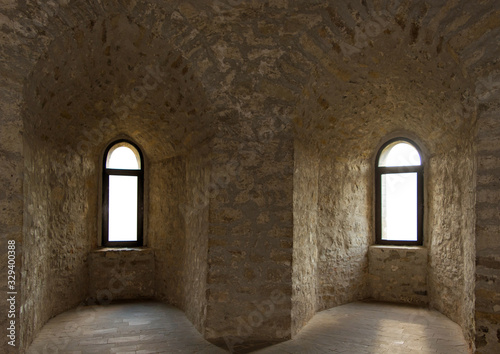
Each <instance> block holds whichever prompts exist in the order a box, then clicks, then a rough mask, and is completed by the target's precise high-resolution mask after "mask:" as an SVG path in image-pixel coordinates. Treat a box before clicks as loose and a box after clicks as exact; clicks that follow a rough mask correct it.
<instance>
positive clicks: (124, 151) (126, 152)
mask: <svg viewBox="0 0 500 354" xmlns="http://www.w3.org/2000/svg"><path fill="white" fill-rule="evenodd" d="M109 154H110V156H109V158H108V162H107V165H106V168H113V169H123V170H139V169H140V168H141V166H140V164H139V159H138V157H137V154H136V153H134V151H132V149H130V148H128V147H126V146H119V147H117V148H115V149H113V150H112V151H110V152H109Z"/></svg>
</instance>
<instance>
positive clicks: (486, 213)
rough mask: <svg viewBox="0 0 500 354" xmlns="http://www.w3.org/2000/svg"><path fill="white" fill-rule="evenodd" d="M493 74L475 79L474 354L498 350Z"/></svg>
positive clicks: (497, 110) (499, 221)
mask: <svg viewBox="0 0 500 354" xmlns="http://www.w3.org/2000/svg"><path fill="white" fill-rule="evenodd" d="M498 69H499V68H498V65H497V66H496V68H495V73H496V74H495V75H494V76H492V75H488V76H485V77H482V78H481V79H480V80H479V84H480V86H479V87H480V88H481V92H482V93H483V95H482V96H481V101H480V106H479V114H478V122H479V129H478V134H477V165H478V167H477V201H476V248H477V253H476V257H475V261H476V284H475V285H476V286H475V289H476V291H475V295H476V303H475V320H476V332H477V334H476V348H477V352H478V353H494V352H498V348H499V347H500V256H499V254H500V237H499V236H500V208H499V205H500V203H499V201H500V188H499V187H500V144H499V142H498V141H499V140H498V139H499V138H498V137H499V134H500V119H499V114H500V106H499V104H498V102H499V99H500V92H499V90H498V88H499V86H498V74H497V73H498Z"/></svg>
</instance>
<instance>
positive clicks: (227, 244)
mask: <svg viewBox="0 0 500 354" xmlns="http://www.w3.org/2000/svg"><path fill="white" fill-rule="evenodd" d="M499 6H500V5H499V4H497V3H496V2H494V1H481V2H471V1H465V0H438V1H432V2H429V1H421V0H408V1H379V0H373V1H372V0H366V1H358V0H356V1H355V0H352V1H343V2H334V1H328V0H325V1H295V0H270V1H262V2H261V1H250V0H248V1H228V0H217V1H194V0H192V1H191V0H187V1H182V2H177V1H160V0H154V1H148V2H146V1H129V0H117V1H109V2H103V1H98V0H86V1H84V0H65V1H53V2H42V1H22V2H14V1H10V0H9V1H4V2H3V3H2V4H1V5H0V26H1V27H0V31H1V33H0V50H1V51H2V54H3V55H2V60H1V61H0V72H1V73H2V75H1V79H0V85H1V87H0V102H1V103H0V113H1V116H0V122H1V127H2V130H1V131H0V136H1V140H0V144H1V145H0V158H1V160H0V162H1V163H2V169H1V171H0V177H1V180H0V181H1V186H2V192H1V193H0V203H2V215H5V217H4V218H3V219H2V221H1V223H2V230H1V232H2V245H4V243H5V241H6V239H8V238H16V239H17V240H18V241H19V243H20V245H22V250H21V249H19V255H20V257H21V258H22V265H21V268H22V269H19V272H18V274H19V275H22V276H23V277H22V280H21V287H22V289H23V290H22V296H21V299H20V304H19V308H22V311H21V313H20V318H19V320H20V321H22V322H23V326H22V327H21V328H19V333H18V334H19V337H18V338H19V340H20V341H21V347H20V349H21V350H22V348H24V347H26V345H27V344H28V343H30V342H31V340H32V339H33V336H34V335H35V334H36V333H37V332H38V330H39V329H40V327H41V326H42V325H43V323H45V322H46V321H47V320H48V319H49V318H50V317H52V316H54V315H56V314H57V313H59V312H61V311H64V310H65V309H67V308H69V307H71V306H74V305H76V304H77V303H78V302H79V301H82V300H84V299H85V298H86V297H87V295H88V291H89V287H88V285H89V284H88V279H87V276H86V274H88V270H89V269H88V266H89V265H88V257H87V256H88V254H89V252H90V251H91V250H92V249H95V248H96V247H97V245H98V239H99V231H98V230H99V212H98V209H99V208H98V205H99V203H100V195H99V181H100V179H101V171H100V169H101V164H100V159H101V158H102V157H101V154H102V152H103V150H104V148H105V146H106V145H107V144H108V143H109V142H111V141H112V140H113V139H116V138H119V137H124V136H127V137H129V138H131V139H133V140H134V141H135V142H137V143H138V144H139V145H140V146H141V147H142V148H143V153H144V155H145V157H146V158H147V163H148V165H147V166H149V167H148V168H150V170H149V171H148V172H151V173H152V174H153V173H154V175H155V176H152V175H150V176H151V178H148V180H147V181H146V183H147V185H149V188H150V189H149V192H148V196H147V197H151V199H149V202H148V204H147V206H148V207H149V208H150V211H151V212H150V213H148V215H147V225H146V226H147V229H146V230H148V233H149V231H151V235H149V234H148V235H146V239H147V240H148V241H147V242H148V243H149V246H150V247H151V248H153V250H154V252H155V257H156V260H155V266H156V267H159V268H161V270H162V271H167V270H171V271H172V273H171V274H168V275H163V274H162V275H157V276H156V280H155V294H156V296H157V297H158V298H161V299H162V300H165V301H172V302H174V303H176V304H177V305H178V306H181V307H182V306H187V305H188V304H189V306H191V305H192V306H193V307H192V311H193V312H192V313H191V314H190V315H189V318H190V319H191V320H192V321H193V322H194V323H195V324H196V325H197V327H198V328H199V329H200V331H202V332H203V331H204V334H205V336H206V337H207V338H211V339H214V340H222V341H223V338H224V337H235V336H236V337H238V338H236V339H242V338H243V339H245V340H248V341H259V340H282V339H285V338H288V337H290V335H291V334H292V333H295V332H296V331H298V330H299V329H300V326H301V325H303V324H304V323H305V322H306V321H307V318H308V317H310V316H311V313H312V309H313V303H314V304H315V305H314V308H315V310H319V309H324V308H327V307H331V306H335V305H338V304H341V303H344V302H348V301H353V300H356V299H359V298H363V297H365V296H368V295H369V292H368V286H367V285H368V257H367V252H368V246H369V245H371V244H373V241H374V238H373V213H372V209H373V166H374V156H375V154H376V153H377V150H378V148H379V147H380V146H381V144H382V143H383V142H385V141H386V140H387V139H389V138H391V137H394V136H400V135H404V136H407V137H409V138H413V139H414V140H415V141H416V142H417V143H418V144H419V146H420V147H421V148H422V149H423V150H424V152H425V153H424V155H425V158H426V163H425V168H426V172H425V174H426V184H427V190H426V201H427V202H426V220H425V239H426V241H425V242H426V247H427V248H428V251H429V254H428V257H429V264H428V270H427V271H428V289H429V303H430V305H431V306H432V307H435V308H436V309H438V310H439V311H441V312H443V313H445V314H446V315H447V316H449V317H450V318H452V319H453V320H454V321H456V322H457V323H459V324H460V326H461V327H462V328H463V330H464V334H465V336H466V338H467V340H468V341H469V342H470V343H471V344H472V338H473V336H474V335H475V334H474V330H475V328H476V331H477V332H478V335H477V338H476V339H477V347H478V350H481V351H483V352H488V351H490V352H491V351H494V350H495V349H497V348H498V346H499V343H498V341H497V339H495V338H496V336H497V334H496V333H497V330H498V323H499V319H498V311H497V310H498V309H497V308H496V307H495V306H497V305H498V301H499V299H498V296H499V295H498V294H499V293H500V290H499V289H498V286H497V285H498V282H497V280H496V279H497V276H498V274H497V273H498V267H497V266H496V263H498V259H497V258H498V247H497V243H498V242H497V239H498V237H497V236H498V230H499V227H498V224H499V223H498V219H499V216H498V212H497V211H498V200H497V199H498V198H497V197H496V196H497V189H498V188H497V184H498V175H499V172H498V171H499V167H498V151H497V150H498V134H499V130H498V124H497V123H498V118H497V116H498V114H497V113H498V106H497V104H496V101H498V80H499V77H498V75H497V74H498V72H499V71H498V70H499V67H498V56H499V47H498V46H497V45H496V43H497V42H498V37H499V27H500V21H499V20H498V19H499V16H500V12H499V10H500V7H499ZM476 118H477V122H476ZM476 130H477V131H478V136H477V139H476V141H474V140H473V139H474V137H475V134H476ZM295 139H300V141H301V144H303V147H298V149H299V151H298V152H296V151H295V145H294V140H295ZM201 146H208V152H204V153H203V154H201V153H200V152H199V151H201V150H200V149H201ZM308 154H309V155H310V158H308V157H307V155H308ZM476 157H477V166H478V169H477V176H476V170H475V169H476V164H475V159H476ZM198 158H199V159H200V160H197V159H198ZM294 159H297V161H294ZM316 161H317V163H318V170H316V168H315V167H314V165H315V164H316ZM200 166H206V167H203V168H202V170H201V171H199V172H198V169H199V167H200ZM228 166H229V167H228ZM296 166H299V167H300V166H309V167H307V168H306V169H305V170H302V171H299V172H297V173H299V175H297V176H294V173H295V172H294V169H295V167H296ZM301 173H303V174H301ZM157 174H160V175H157ZM316 175H317V176H318V177H317V178H318V206H317V225H316V230H317V231H316V241H315V242H316V245H317V269H316V275H317V276H316V279H306V278H305V274H306V273H307V272H312V271H313V269H314V267H313V266H311V265H310V264H307V263H306V262H307V261H309V260H310V257H312V258H313V259H314V258H315V255H314V239H313V241H312V242H307V244H304V243H303V242H306V241H307V234H308V233H309V235H312V234H311V232H312V230H313V229H314V206H313V204H314V203H313V200H312V199H311V198H312V197H311V196H303V195H301V192H300V189H302V190H304V191H305V190H306V189H305V188H302V187H300V186H301V185H302V184H303V183H305V181H314V180H315V178H316V177H315V176H316ZM476 178H477V190H476V189H475V183H476V182H475V181H476ZM295 182H296V183H295ZM294 186H297V188H299V190H296V191H294ZM197 188H198V189H199V191H197V192H196V191H195V190H196V189H197ZM313 190H314V188H313ZM206 191H208V192H209V193H208V195H209V198H208V203H207V204H206V209H205V208H203V210H201V211H200V212H199V213H198V214H196V215H193V216H192V217H189V218H186V217H185V216H184V212H182V211H178V210H177V209H176V208H177V207H176V205H175V204H176V203H177V201H181V200H183V199H184V198H185V203H186V204H187V205H189V203H190V201H189V198H192V200H191V201H194V200H195V198H197V196H204V195H206ZM152 193H154V195H152ZM476 193H477V203H476V204H474V200H475V198H476ZM21 196H23V197H21ZM162 196H165V197H168V196H170V197H171V199H170V200H168V201H164V200H160V199H161V198H162ZM495 198H497V199H495ZM195 204H196V203H195ZM309 205H310V206H311V208H312V209H310V210H311V211H312V214H310V215H306V213H305V211H304V210H303V208H305V207H306V206H309ZM474 207H476V210H475V211H474ZM294 208H296V215H295V216H294ZM301 208H302V209H301ZM181 215H182V217H181ZM21 219H22V220H21ZM181 219H183V220H181ZM476 219H477V222H475V220H476ZM294 223H295V224H294ZM303 223H305V224H303ZM21 225H23V230H22V231H21ZM162 225H164V226H165V228H164V230H163V229H162ZM474 225H475V228H474ZM294 232H296V234H294ZM205 241H206V246H205ZM295 241H297V242H298V244H297V245H304V246H307V247H309V248H310V249H311V251H312V255H309V256H310V257H309V259H308V257H307V254H306V252H307V251H305V250H304V251H302V250H298V249H294V247H295V245H294V242H295ZM196 242H201V243H199V244H194V248H191V247H192V246H193V244H192V243H196ZM475 244H477V254H476V251H475V249H474V247H475ZM2 247H3V246H2ZM157 251H161V252H157ZM1 253H2V254H5V247H4V249H3V250H2V251H1ZM21 254H22V256H21ZM475 256H476V262H477V267H476V265H475V264H474V257H475ZM204 257H206V262H205V264H203V263H204V262H203V259H204ZM18 259H19V258H18ZM294 262H295V264H294ZM18 264H21V261H20V262H19V263H18ZM2 267H4V265H3V264H2ZM5 271H6V270H5V268H3V270H2V272H3V273H2V274H4V275H5ZM205 272H206V282H205V283H204V284H203V283H202V284H199V283H197V282H199V281H200V280H202V279H204V274H205ZM475 276H477V281H476V280H475ZM4 278H5V277H4ZM179 282H181V283H182V282H185V283H186V285H185V284H180V283H179ZM61 284H62V285H61ZM67 284H70V285H69V286H67ZM314 284H316V288H315V289H314ZM297 286H301V287H302V290H298V289H297V288H296V287H297ZM474 286H475V288H476V291H475V292H474V290H473V289H474ZM187 289H189V291H187ZM203 294H204V295H203ZM280 296H281V297H280ZM314 297H316V298H315V299H314ZM474 297H475V299H474ZM299 298H301V299H302V300H303V301H304V302H303V304H304V306H303V307H302V305H298V302H295V305H293V302H292V299H294V300H298V299H299ZM302 300H301V301H302ZM204 304H206V312H204V311H205V310H204V307H205V305H204ZM262 304H267V307H266V308H267V310H266V308H263V307H262V306H261V305H262ZM271 305H272V306H271ZM259 307H260V309H259ZM1 309H2V312H0V317H1V321H3V322H1V324H2V325H5V324H6V322H5V321H6V318H7V316H5V315H4V314H5V311H6V307H5V305H3V306H2V307H1ZM186 309H187V308H186ZM271 309H272V310H271ZM473 312H475V317H476V322H477V326H476V327H475V325H474V318H473ZM250 315H251V318H249V316H250ZM292 316H295V319H294V318H292ZM261 317H262V321H261ZM2 345H3V347H2V348H1V349H2V350H3V351H4V352H6V351H7V349H8V348H7V347H6V344H4V343H2Z"/></svg>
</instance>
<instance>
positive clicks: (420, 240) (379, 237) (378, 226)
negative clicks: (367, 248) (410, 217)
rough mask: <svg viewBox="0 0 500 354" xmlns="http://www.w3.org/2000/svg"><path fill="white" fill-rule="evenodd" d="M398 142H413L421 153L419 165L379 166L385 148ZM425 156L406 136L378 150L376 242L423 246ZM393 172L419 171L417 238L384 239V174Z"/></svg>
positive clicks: (376, 169)
mask: <svg viewBox="0 0 500 354" xmlns="http://www.w3.org/2000/svg"><path fill="white" fill-rule="evenodd" d="M397 142H406V143H409V144H411V145H412V146H413V147H414V148H415V149H416V150H417V152H418V154H419V155H420V165H419V166H395V167H379V161H380V156H381V154H382V152H383V151H384V150H385V148H386V147H387V146H389V145H391V144H394V143H397ZM424 162H425V161H424V156H423V154H422V150H421V149H420V147H419V146H418V145H417V144H416V143H415V142H414V141H412V140H410V139H408V138H404V137H398V138H393V139H390V140H388V141H387V142H385V143H384V144H383V145H382V146H381V147H380V149H379V150H378V152H377V157H376V159H375V224H376V225H375V230H376V232H375V243H376V244H378V245H392V246H422V245H423V243H424V230H423V220H424ZM391 173H417V240H416V241H408V240H383V239H382V176H383V175H385V174H391Z"/></svg>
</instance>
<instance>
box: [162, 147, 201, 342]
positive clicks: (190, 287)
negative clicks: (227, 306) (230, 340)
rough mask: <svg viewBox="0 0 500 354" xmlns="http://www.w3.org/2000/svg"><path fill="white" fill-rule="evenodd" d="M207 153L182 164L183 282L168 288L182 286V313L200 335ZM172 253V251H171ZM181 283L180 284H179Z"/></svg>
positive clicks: (194, 156) (193, 155)
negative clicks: (183, 176) (183, 171)
mask: <svg viewBox="0 0 500 354" xmlns="http://www.w3.org/2000/svg"><path fill="white" fill-rule="evenodd" d="M207 154H208V151H203V150H200V149H199V150H195V151H193V152H192V153H191V154H190V155H189V157H188V159H187V164H186V204H185V205H180V207H181V208H182V212H183V219H182V220H183V221H184V223H185V226H184V227H185V230H186V236H185V237H186V241H185V246H184V254H183V259H182V261H181V264H182V266H183V267H184V269H183V271H184V272H183V279H182V282H181V283H178V284H176V283H172V284H171V285H172V286H178V287H179V286H182V287H183V292H184V293H183V296H184V305H183V310H184V311H185V313H186V316H187V317H188V318H189V320H190V321H191V322H192V323H193V324H194V325H195V327H196V328H197V329H198V331H200V332H201V333H203V334H204V331H205V321H206V316H207V301H208V300H207V297H208V294H207V272H208V271H207V269H208V263H207V259H208V247H209V246H208V242H209V241H208V225H209V209H210V192H211V190H210V183H211V174H210V172H211V169H210V167H211V166H210V163H209V160H208V159H207ZM172 252H175V250H172ZM181 284H182V285H181Z"/></svg>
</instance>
